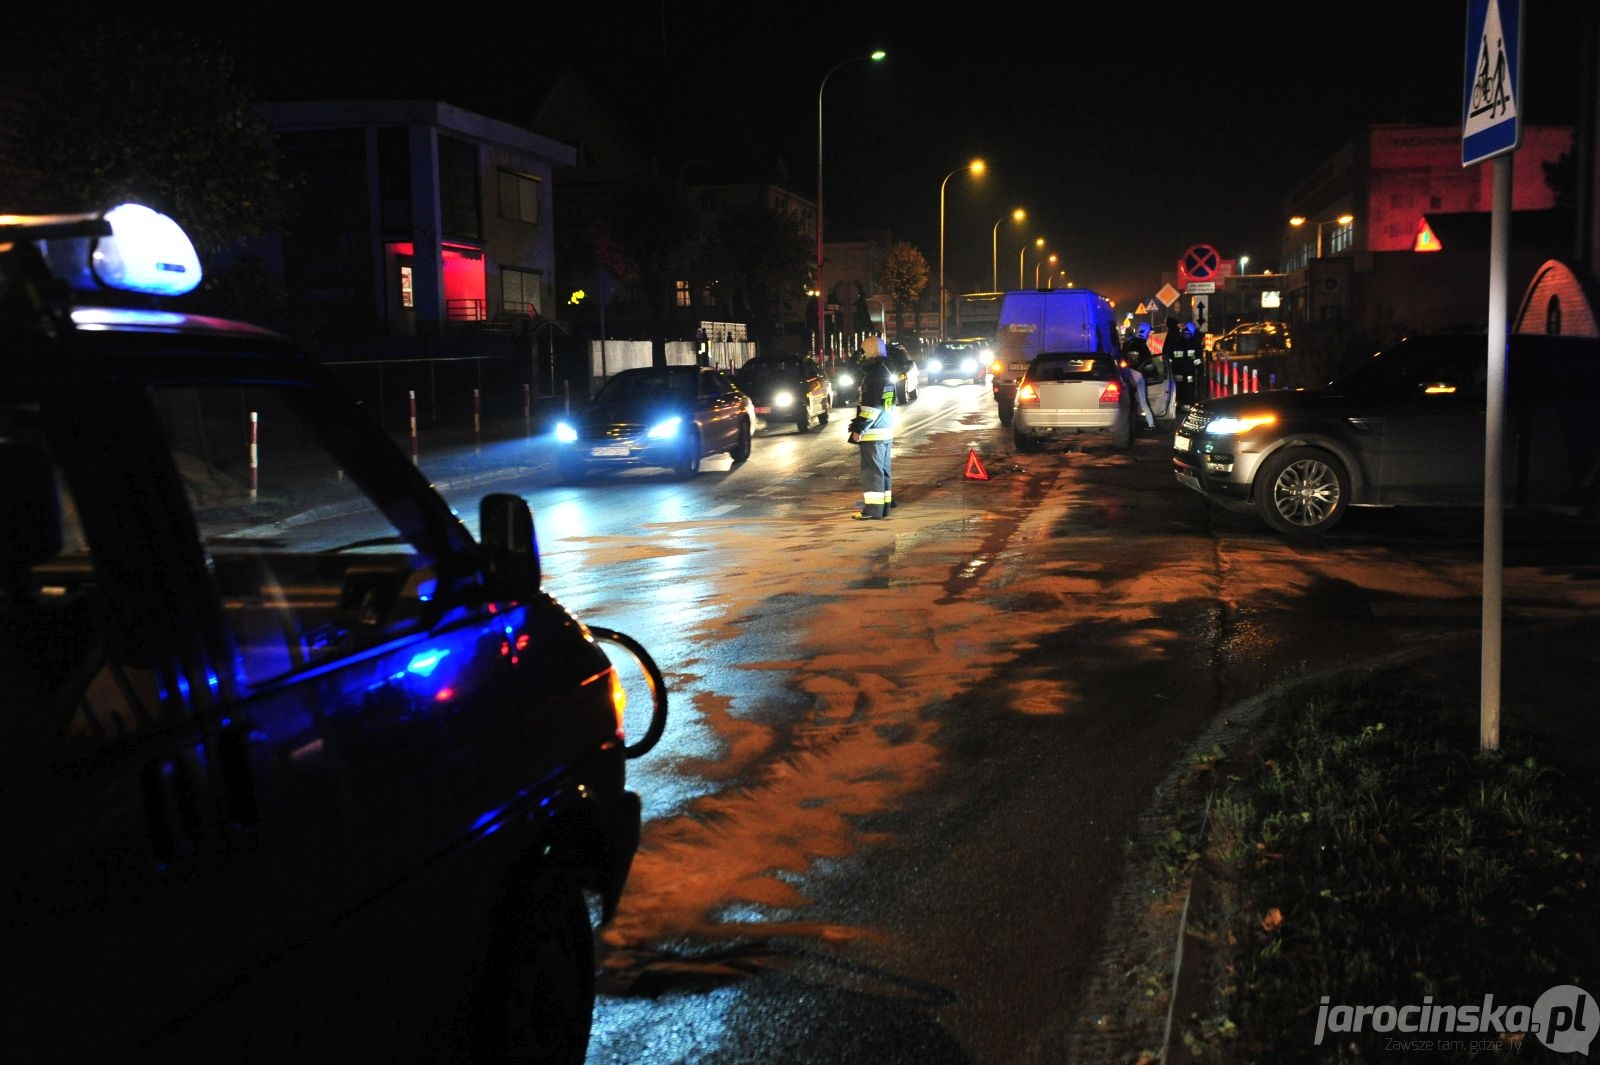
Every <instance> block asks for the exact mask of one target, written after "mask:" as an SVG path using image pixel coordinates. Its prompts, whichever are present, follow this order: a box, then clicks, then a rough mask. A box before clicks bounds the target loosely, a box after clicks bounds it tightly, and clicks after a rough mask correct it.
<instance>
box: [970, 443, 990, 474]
mask: <svg viewBox="0 0 1600 1065" xmlns="http://www.w3.org/2000/svg"><path fill="white" fill-rule="evenodd" d="M988 479H989V471H988V470H986V469H984V468H983V462H982V461H981V460H980V459H979V458H978V449H977V448H972V449H970V450H969V451H968V452H967V480H969V481H987V480H988Z"/></svg>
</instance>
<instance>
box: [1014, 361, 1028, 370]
mask: <svg viewBox="0 0 1600 1065" xmlns="http://www.w3.org/2000/svg"><path fill="white" fill-rule="evenodd" d="M1027 368H1028V364H1027V363H1025V362H1014V363H1012V364H1011V372H1012V373H1022V372H1023V371H1024V370H1026V369H1027Z"/></svg>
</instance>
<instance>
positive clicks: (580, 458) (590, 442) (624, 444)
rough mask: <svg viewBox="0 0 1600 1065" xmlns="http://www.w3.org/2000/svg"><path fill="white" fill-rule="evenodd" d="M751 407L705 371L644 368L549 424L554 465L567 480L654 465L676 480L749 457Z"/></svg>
mask: <svg viewBox="0 0 1600 1065" xmlns="http://www.w3.org/2000/svg"><path fill="white" fill-rule="evenodd" d="M755 430H756V410H755V404H753V403H752V402H751V401H750V397H749V396H747V395H745V394H744V392H743V391H742V390H741V389H740V388H739V386H738V384H736V383H735V382H734V380H733V378H732V377H729V376H728V374H727V373H725V372H723V371H722V370H718V369H714V368H712V367H709V366H646V367H637V368H634V369H630V370H623V371H622V372H620V373H617V374H614V375H613V376H611V377H608V378H607V379H606V382H605V384H603V385H601V386H600V389H599V391H597V392H596V393H595V394H594V398H593V399H592V400H590V401H589V402H588V404H587V405H585V406H584V407H583V409H581V410H579V411H578V412H576V413H575V414H574V415H573V416H572V417H570V418H563V419H562V420H561V421H559V422H557V423H556V427H555V438H556V447H557V452H556V466H557V468H558V469H559V470H560V472H561V476H562V477H563V478H564V479H565V480H568V481H581V480H583V479H584V478H585V477H587V476H588V475H589V474H592V473H596V472H599V471H601V470H626V469H633V468H637V467H650V466H655V467H661V468H664V469H668V470H671V471H672V472H673V474H674V475H676V476H678V477H681V478H688V477H693V476H694V475H695V474H697V473H699V472H700V461H701V460H702V459H704V458H705V457H707V456H709V455H719V454H722V453H723V452H726V453H727V454H728V456H729V457H730V458H731V459H732V460H733V462H734V464H735V465H737V464H738V463H741V462H743V461H745V460H746V459H748V458H749V457H750V440H751V437H752V436H754V434H755Z"/></svg>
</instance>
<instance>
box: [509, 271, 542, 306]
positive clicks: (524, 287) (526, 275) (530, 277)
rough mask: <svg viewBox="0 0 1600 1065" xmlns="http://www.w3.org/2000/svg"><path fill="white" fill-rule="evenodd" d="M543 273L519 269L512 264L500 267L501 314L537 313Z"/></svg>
mask: <svg viewBox="0 0 1600 1065" xmlns="http://www.w3.org/2000/svg"><path fill="white" fill-rule="evenodd" d="M543 284H544V275H543V274H542V273H541V272H540V271H538V270H519V269H517V268H516V267H512V266H502V267H501V268H500V309H501V313H503V314H525V315H528V316H529V317H532V316H533V315H535V314H538V313H539V303H540V300H541V296H540V291H539V290H540V287H541V286H542V285H543Z"/></svg>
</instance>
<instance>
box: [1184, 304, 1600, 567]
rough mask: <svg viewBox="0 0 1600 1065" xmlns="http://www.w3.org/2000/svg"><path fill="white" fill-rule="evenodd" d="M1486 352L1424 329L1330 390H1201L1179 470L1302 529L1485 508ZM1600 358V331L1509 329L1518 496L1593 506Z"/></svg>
mask: <svg viewBox="0 0 1600 1065" xmlns="http://www.w3.org/2000/svg"><path fill="white" fill-rule="evenodd" d="M1487 351H1488V341H1487V338H1486V337H1485V336H1484V335H1483V334H1482V333H1478V334H1470V333H1459V334H1441V335H1437V336H1420V337H1413V338H1408V339H1406V340H1402V341H1400V342H1399V343H1397V344H1395V345H1393V346H1391V347H1389V348H1386V349H1385V350H1383V351H1380V352H1378V353H1377V354H1375V355H1373V356H1372V357H1371V358H1368V359H1365V360H1363V361H1362V362H1361V363H1359V364H1357V365H1356V366H1355V367H1354V368H1352V369H1350V370H1348V371H1346V372H1345V373H1343V374H1341V375H1340V376H1338V377H1335V378H1334V379H1333V380H1332V381H1330V382H1329V383H1328V384H1326V385H1324V386H1323V387H1321V388H1313V389H1297V390H1294V391H1277V392H1260V393H1248V394H1241V395H1235V396H1228V397H1225V398H1221V399H1207V400H1202V401H1201V402H1199V403H1196V404H1195V405H1194V406H1192V407H1190V408H1189V413H1188V415H1187V416H1186V417H1185V418H1184V420H1183V424H1182V425H1181V426H1180V427H1179V429H1178V432H1177V434H1176V435H1175V437H1174V438H1173V451H1172V463H1173V471H1174V473H1175V474H1176V476H1177V479H1178V482H1179V483H1180V484H1183V485H1185V486H1187V487H1189V488H1192V489H1194V490H1195V491H1197V492H1199V493H1201V494H1202V495H1204V496H1205V497H1206V498H1207V499H1210V500H1212V501H1214V502H1216V503H1218V504H1220V505H1222V506H1224V507H1227V508H1229V509H1233V510H1239V511H1245V512H1251V511H1253V512H1255V513H1256V514H1258V515H1260V517H1261V519H1262V520H1263V521H1265V522H1266V523H1267V524H1268V525H1269V526H1271V527H1272V528H1274V529H1276V530H1278V531H1279V532H1281V533H1284V534H1286V535H1290V536H1314V535H1317V534H1319V533H1324V532H1327V531H1328V530H1329V529H1331V528H1333V527H1334V525H1336V524H1337V523H1338V522H1339V520H1340V518H1342V517H1343V516H1344V514H1345V511H1346V509H1347V508H1349V507H1352V506H1456V507H1473V506H1482V505H1483V500H1484V454H1485V441H1486V436H1485V425H1486V419H1485V411H1486V408H1487V402H1488V398H1489V391H1488V378H1489V373H1488V365H1489V363H1488V357H1487V354H1486V353H1487ZM1597 360H1600V340H1596V339H1595V338H1593V337H1563V336H1543V335H1534V334H1515V335H1513V336H1511V337H1510V343H1509V351H1508V354H1507V360H1506V382H1505V393H1504V400H1505V413H1506V417H1505V433H1504V438H1503V445H1502V453H1503V456H1504V459H1503V468H1504V473H1503V478H1502V484H1503V493H1504V495H1503V498H1504V500H1505V503H1506V505H1507V506H1515V507H1524V508H1566V509H1570V510H1574V511H1578V512H1584V513H1590V514H1592V513H1593V512H1594V510H1595V507H1596V503H1597V496H1596V490H1597V485H1600V435H1597V434H1596V432H1595V427H1596V426H1597V425H1600V393H1596V391H1595V389H1594V388H1592V387H1590V385H1589V384H1588V382H1587V374H1588V369H1587V368H1588V367H1592V366H1596V365H1600V361H1597ZM1574 374H1577V375H1578V377H1579V378H1580V380H1578V381H1576V383H1575V382H1574V378H1573V375H1574Z"/></svg>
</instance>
